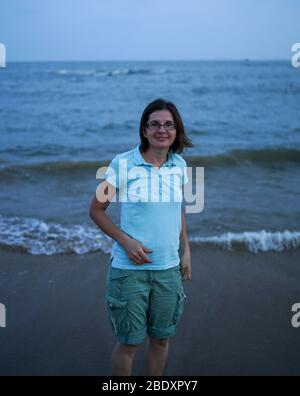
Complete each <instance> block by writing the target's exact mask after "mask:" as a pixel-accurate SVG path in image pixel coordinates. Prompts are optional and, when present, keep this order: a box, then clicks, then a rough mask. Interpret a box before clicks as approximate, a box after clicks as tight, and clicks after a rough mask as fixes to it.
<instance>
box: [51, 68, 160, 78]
mask: <svg viewBox="0 0 300 396" xmlns="http://www.w3.org/2000/svg"><path fill="white" fill-rule="evenodd" d="M165 72H166V69H163V68H161V69H157V70H151V69H138V68H135V69H131V68H117V69H113V70H95V69H93V70H71V69H60V70H58V71H56V72H54V74H55V75H58V76H83V77H87V76H100V77H113V76H119V75H132V74H164V73H165Z"/></svg>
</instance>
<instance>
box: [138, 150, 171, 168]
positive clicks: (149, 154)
mask: <svg viewBox="0 0 300 396" xmlns="http://www.w3.org/2000/svg"><path fill="white" fill-rule="evenodd" d="M168 151H169V149H168V148H167V149H165V148H163V149H160V148H153V147H148V149H147V151H145V152H143V153H142V156H143V157H144V159H145V161H147V162H150V163H151V164H152V165H154V166H158V167H160V166H161V165H162V164H163V163H164V162H166V161H167V159H168Z"/></svg>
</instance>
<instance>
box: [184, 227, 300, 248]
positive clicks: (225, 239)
mask: <svg viewBox="0 0 300 396" xmlns="http://www.w3.org/2000/svg"><path fill="white" fill-rule="evenodd" d="M190 241H191V242H194V243H196V244H199V245H203V246H219V247H222V248H224V249H228V250H241V249H245V250H248V251H250V252H252V253H258V252H269V251H275V252H282V251H284V250H290V249H297V248H299V247H300V232H299V231H288V230H285V231H278V232H269V231H265V230H261V231H244V232H241V233H232V232H228V233H226V234H222V235H220V236H211V237H191V238H190Z"/></svg>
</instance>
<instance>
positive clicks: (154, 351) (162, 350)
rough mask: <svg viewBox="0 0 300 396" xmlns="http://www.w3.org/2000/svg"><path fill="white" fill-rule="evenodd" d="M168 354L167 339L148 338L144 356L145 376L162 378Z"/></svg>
mask: <svg viewBox="0 0 300 396" xmlns="http://www.w3.org/2000/svg"><path fill="white" fill-rule="evenodd" d="M168 352H169V339H168V338H162V339H156V338H152V337H150V336H149V339H148V345H147V350H146V355H145V375H157V376H162V373H163V370H164V367H165V364H166V361H167V357H168Z"/></svg>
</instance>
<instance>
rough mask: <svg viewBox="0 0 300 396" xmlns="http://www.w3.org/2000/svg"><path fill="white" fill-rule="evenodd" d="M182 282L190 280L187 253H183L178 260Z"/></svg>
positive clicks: (189, 261)
mask: <svg viewBox="0 0 300 396" xmlns="http://www.w3.org/2000/svg"><path fill="white" fill-rule="evenodd" d="M180 263H181V264H180V266H181V277H182V280H187V279H192V263H191V256H190V254H189V253H183V255H182V256H181V259H180Z"/></svg>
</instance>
